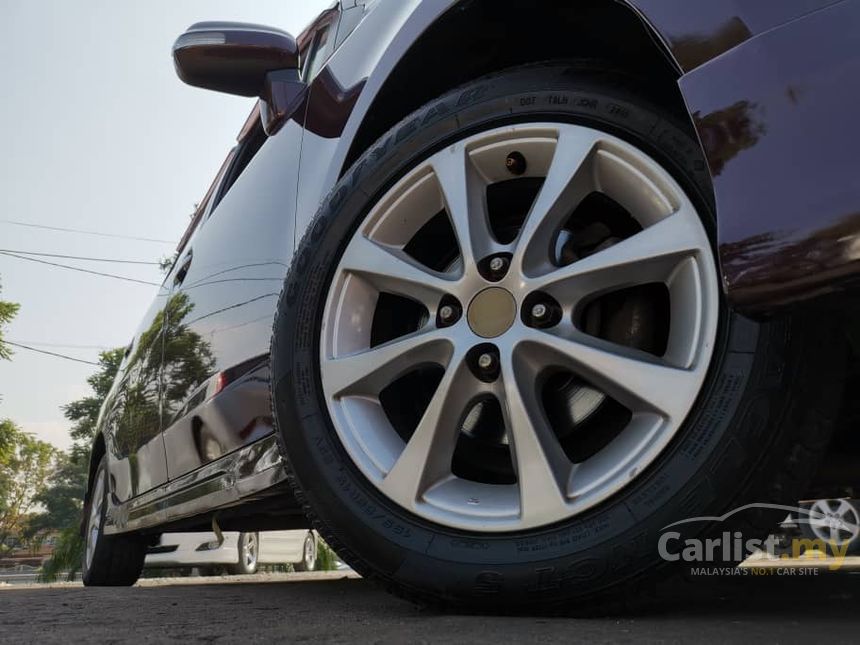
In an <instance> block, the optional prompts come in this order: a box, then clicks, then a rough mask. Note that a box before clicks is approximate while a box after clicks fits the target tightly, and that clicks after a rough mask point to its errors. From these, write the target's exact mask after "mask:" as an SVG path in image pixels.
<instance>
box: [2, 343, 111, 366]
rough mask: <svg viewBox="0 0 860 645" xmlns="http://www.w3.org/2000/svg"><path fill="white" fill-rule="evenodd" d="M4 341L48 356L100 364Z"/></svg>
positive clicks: (88, 363)
mask: <svg viewBox="0 0 860 645" xmlns="http://www.w3.org/2000/svg"><path fill="white" fill-rule="evenodd" d="M3 342H4V343H6V344H7V345H11V346H12V347H19V348H21V349H26V350H29V351H31V352H36V353H37V354H45V355H47V356H53V357H55V358H62V359H65V360H67V361H74V362H75V363H84V364H86V365H95V366H96V367H98V365H99V364H98V363H94V362H93V361H85V360H84V359H82V358H75V357H74V356H66V355H65V354H58V353H57V352H49V351H47V350H44V349H36V348H35V347H30V346H28V345H21V344H19V343H13V342H12V341H10V340H5V341H3Z"/></svg>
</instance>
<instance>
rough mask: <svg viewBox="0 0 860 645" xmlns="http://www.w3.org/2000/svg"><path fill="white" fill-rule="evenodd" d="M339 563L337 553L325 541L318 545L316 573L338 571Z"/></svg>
mask: <svg viewBox="0 0 860 645" xmlns="http://www.w3.org/2000/svg"><path fill="white" fill-rule="evenodd" d="M337 562H338V559H337V553H335V552H334V550H333V549H332V548H331V547H330V546H329V545H328V544H326V543H325V542H324V541H323V540H320V541H319V543H318V544H317V562H316V566H315V567H314V569H315V570H316V571H334V570H336V569H337Z"/></svg>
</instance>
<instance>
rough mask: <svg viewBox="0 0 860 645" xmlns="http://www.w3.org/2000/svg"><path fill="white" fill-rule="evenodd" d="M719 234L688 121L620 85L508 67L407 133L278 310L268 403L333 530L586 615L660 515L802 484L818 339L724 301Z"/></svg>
mask: <svg viewBox="0 0 860 645" xmlns="http://www.w3.org/2000/svg"><path fill="white" fill-rule="evenodd" d="M714 229H715V221H714V214H713V205H712V191H711V187H710V183H709V177H708V174H707V170H706V165H705V162H704V160H703V158H702V155H701V151H700V148H699V145H698V143H697V141H696V139H695V137H694V135H692V134H691V132H690V128H689V126H688V125H686V124H684V123H678V121H677V119H676V117H675V116H674V115H673V113H672V112H670V111H669V110H667V109H665V108H660V107H655V106H654V105H652V104H651V103H650V102H649V100H648V99H647V98H643V97H642V96H641V95H639V94H637V93H636V92H635V91H634V89H632V85H631V84H630V83H629V80H628V79H625V78H623V77H617V76H614V75H612V74H608V73H603V72H601V71H598V70H591V69H588V68H583V67H581V66H572V65H563V64H558V65H542V66H530V67H525V68H519V69H514V70H510V71H507V72H503V73H499V74H496V75H494V76H491V77H488V78H485V79H481V80H479V81H476V82H474V83H471V84H469V85H467V86H464V87H463V88H460V89H458V90H456V91H454V92H452V93H450V94H448V95H446V96H443V97H442V98H440V99H438V100H436V101H433V102H431V103H430V104H428V105H427V106H425V107H424V108H422V109H421V110H419V111H418V112H417V113H415V114H413V115H411V116H410V117H408V118H407V119H405V120H404V121H403V122H402V123H400V124H398V125H397V126H395V127H394V128H393V129H392V130H391V131H390V132H389V133H387V134H386V135H384V136H383V137H382V138H381V139H380V141H379V142H378V143H377V144H376V145H375V146H374V147H373V148H372V149H371V150H369V151H368V152H367V153H366V154H365V155H364V156H363V157H361V158H360V159H359V160H358V161H357V162H356V163H355V164H354V166H353V167H352V169H351V170H350V171H349V172H348V173H347V174H346V175H345V176H344V177H343V179H342V180H341V181H340V182H339V184H338V185H337V186H336V187H335V189H334V190H333V191H332V193H331V195H330V196H329V198H328V199H327V201H326V202H325V203H324V205H323V207H322V209H321V211H320V213H319V214H318V215H317V217H316V219H315V221H314V222H313V224H312V225H311V227H310V229H309V231H308V233H307V234H306V236H305V238H304V240H303V242H302V244H301V246H300V248H299V250H298V252H297V255H296V259H295V261H294V264H293V267H292V269H291V272H290V275H289V276H288V278H287V282H286V285H285V288H284V291H283V293H282V296H281V301H280V307H279V312H278V316H277V318H276V322H275V328H274V337H273V343H272V363H273V381H272V383H273V399H274V403H275V415H276V421H277V425H278V428H279V432H280V436H281V439H282V442H283V447H284V449H285V451H286V454H287V455H288V457H289V462H290V468H291V469H292V472H291V481H292V483H293V485H294V487H295V489H296V492H297V494H298V495H299V498H300V499H302V500H304V502H305V508H306V509H307V510H308V512H309V514H310V516H311V518H312V520H313V521H314V525H315V527H316V528H317V529H318V531H319V532H320V534H321V536H322V537H323V539H325V540H326V542H328V543H329V544H331V545H332V547H333V548H334V549H335V550H336V551H337V552H338V554H339V555H340V556H341V557H342V558H343V559H344V560H345V561H346V562H348V563H349V564H350V565H352V566H353V567H354V568H355V569H357V570H358V571H359V572H360V573H361V574H362V575H365V576H368V577H372V578H376V579H379V580H381V581H382V582H383V583H384V584H385V586H386V587H387V588H389V589H393V590H394V591H396V592H398V593H400V594H402V595H405V596H407V597H410V598H413V599H419V600H425V601H429V602H433V603H436V604H442V605H447V606H454V607H458V608H461V609H462V608H469V609H484V610H491V611H500V610H507V609H512V610H518V611H519V610H529V609H534V608H541V609H548V608H551V607H556V606H560V607H571V606H576V607H585V606H586V604H587V603H588V602H589V601H599V600H600V599H605V598H610V599H611V600H612V601H613V602H618V601H622V602H626V600H634V601H635V600H636V597H637V596H638V595H639V592H638V589H639V586H640V585H641V584H651V582H652V581H654V580H657V579H659V578H660V576H661V572H662V571H663V570H664V569H665V568H666V567H665V565H666V562H663V561H662V560H661V559H660V557H659V556H658V551H657V540H658V537H659V535H660V532H661V529H662V528H663V527H665V526H667V525H669V524H671V523H673V522H677V521H679V520H682V519H685V518H689V517H692V516H702V515H717V514H719V513H721V512H724V511H726V510H728V509H731V508H734V507H736V506H740V505H741V504H742V503H746V502H750V501H775V500H780V501H787V500H791V498H792V496H793V495H795V494H799V487H800V486H801V485H802V484H803V482H804V480H805V479H806V477H807V476H808V472H807V471H809V469H810V468H811V466H812V464H814V463H815V460H816V458H817V456H818V454H819V453H820V451H821V449H822V447H823V441H824V439H826V436H827V432H828V426H827V423H826V420H827V413H828V412H829V411H830V409H831V406H832V405H833V403H834V396H833V388H831V389H830V390H827V392H822V390H824V389H825V388H824V387H823V386H824V385H826V383H825V381H826V380H827V379H823V378H821V377H820V374H821V373H824V370H823V369H821V370H816V369H814V366H815V365H821V364H822V360H825V357H826V356H827V355H828V354H827V352H826V351H825V348H824V347H823V340H826V339H827V338H828V336H827V335H826V334H810V333H807V330H806V329H805V327H804V325H803V324H801V323H800V322H799V321H796V320H783V321H780V322H775V323H770V324H757V323H753V322H750V321H748V320H746V319H744V318H742V317H740V316H738V315H736V314H733V313H732V312H731V311H730V310H729V309H728V308H727V307H726V304H725V302H724V300H723V298H722V295H721V291H720V280H719V275H718V270H717V263H716V260H715V253H714ZM816 341H818V342H817V344H816ZM835 364H836V363H833V365H835ZM800 366H803V369H800ZM831 369H832V368H831ZM836 371H838V370H836ZM836 371H833V370H832V371H831V372H830V374H831V375H833V376H834V378H835V372H836ZM757 519H758V520H759V521H760V525H758V526H755V527H753V528H749V529H748V532H749V533H755V534H756V535H750V537H763V535H764V534H766V531H767V520H769V519H770V518H761V517H759V518H757ZM777 519H778V518H777ZM571 603H573V604H571Z"/></svg>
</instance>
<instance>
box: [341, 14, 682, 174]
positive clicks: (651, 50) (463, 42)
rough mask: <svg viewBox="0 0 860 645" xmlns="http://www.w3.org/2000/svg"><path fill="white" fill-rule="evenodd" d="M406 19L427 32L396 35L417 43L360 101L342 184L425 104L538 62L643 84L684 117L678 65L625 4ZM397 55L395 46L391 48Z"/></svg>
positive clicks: (386, 60) (391, 61) (383, 64)
mask: <svg viewBox="0 0 860 645" xmlns="http://www.w3.org/2000/svg"><path fill="white" fill-rule="evenodd" d="M500 5H505V6H500ZM508 5H509V6H508ZM409 20H410V21H413V22H419V23H424V24H418V25H415V24H409V25H405V26H404V27H403V29H402V30H401V31H402V32H407V31H408V32H413V33H414V32H418V33H420V35H419V36H418V37H417V38H414V40H412V41H411V42H410V43H409V44H408V47H406V48H404V50H403V51H401V52H397V53H399V54H400V55H399V57H389V56H386V55H383V57H382V58H381V59H380V61H379V64H378V65H377V66H376V68H375V69H374V70H373V73H372V74H371V78H369V79H368V82H367V83H366V85H365V90H364V92H365V93H368V94H370V93H372V95H371V96H370V97H369V100H368V97H366V96H363V97H362V100H361V101H359V103H358V104H357V105H356V110H355V113H353V114H352V115H351V117H350V121H353V124H356V122H357V124H356V125H353V124H350V125H353V128H354V129H353V132H354V134H353V135H352V136H351V137H350V136H349V135H348V132H349V130H350V128H349V126H347V128H346V132H345V135H347V137H348V141H347V142H346V143H347V146H348V148H347V152H346V153H345V157H344V159H343V162H342V163H341V165H340V166H339V169H338V172H339V176H342V175H343V174H344V173H345V172H346V171H347V170H348V169H349V167H350V166H351V165H352V164H353V162H355V160H356V159H358V157H360V156H361V154H362V153H363V152H364V151H365V150H367V149H368V148H369V147H370V146H371V145H372V144H373V142H374V141H376V140H377V139H378V138H379V137H380V136H382V135H383V134H384V133H385V132H386V131H387V130H389V129H390V128H391V127H392V126H393V125H395V124H396V123H398V122H399V121H400V120H401V119H403V118H404V117H406V116H407V115H408V114H410V113H412V112H413V111H414V110H416V109H418V108H419V107H420V106H421V105H423V104H425V103H427V102H428V101H430V100H432V99H434V98H436V97H437V96H440V95H442V94H444V93H445V92H447V91H449V90H451V89H453V88H455V87H458V86H459V85H462V84H464V83H466V82H468V81H471V80H474V79H476V78H479V77H481V76H484V75H486V74H490V73H492V72H496V71H500V70H502V69H505V68H508V67H513V66H516V65H522V64H528V63H536V62H541V61H544V60H558V59H590V60H594V61H595V62H598V63H599V64H602V65H604V66H607V67H611V68H612V69H613V70H616V71H620V72H624V73H628V74H630V75H633V76H636V77H639V78H647V79H648V83H647V84H643V90H645V91H647V92H648V93H649V98H651V100H653V101H655V102H657V103H659V104H661V105H662V106H664V107H669V108H670V109H672V110H673V111H675V112H676V113H678V114H679V115H681V116H682V118H685V119H688V120H689V118H690V117H689V114H688V112H687V111H686V108H685V104H684V100H683V98H682V96H681V93H680V90H679V88H678V84H677V81H678V78H679V77H680V74H681V72H680V68H679V66H678V64H677V63H676V62H675V60H674V58H672V56H671V54H670V53H669V52H668V50H667V49H666V48H665V47H664V45H663V41H662V38H661V36H660V35H659V34H658V33H657V32H656V31H655V30H654V29H653V28H652V27H651V26H650V25H649V24H648V23H647V22H646V21H645V20H644V19H643V17H642V15H641V14H640V13H639V12H638V10H637V9H635V8H634V7H633V5H632V3H630V2H628V0H613V1H611V2H606V1H605V0H584V1H582V2H579V3H576V4H575V5H573V6H566V7H560V6H558V4H556V3H552V2H550V1H549V0H539V1H538V2H535V3H530V6H529V8H528V10H524V9H523V8H522V3H520V2H518V0H465V1H463V2H459V3H456V4H454V5H453V6H452V7H450V8H448V9H447V11H444V12H441V13H435V14H431V13H430V12H428V11H426V10H423V8H422V9H418V10H416V11H415V12H414V13H413V15H412V16H411V17H410V19H409ZM476 25H480V26H481V28H480V29H476V28H475V26H476ZM399 46H400V45H399V43H398V42H397V39H395V41H394V43H393V45H392V48H393V49H397V48H398V47H399ZM390 53H391V52H386V54H390ZM476 53H478V54H479V55H476ZM374 76H376V77H377V78H376V79H374V78H373V77H374ZM380 77H381V78H380Z"/></svg>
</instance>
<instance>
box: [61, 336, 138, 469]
mask: <svg viewBox="0 0 860 645" xmlns="http://www.w3.org/2000/svg"><path fill="white" fill-rule="evenodd" d="M124 354H125V348H122V347H120V348H118V349H112V350H109V351H106V352H102V353H101V354H99V371H98V372H96V373H95V374H93V375H92V376H90V377H89V378H88V379H87V383H88V384H89V386H90V387H91V388H92V390H93V393H92V394H91V395H90V396H85V397H84V398H82V399H78V400H77V401H72V402H71V403H69V404H68V405H66V406H65V407H63V414H65V416H66V418H67V419H68V420H69V421H71V422H72V424H73V425H72V429H71V435H72V439H73V440H74V442H75V447H76V448H77V447H82V448H83V449H84V450H85V451H86V452H89V449H90V442H91V441H92V439H93V437H95V436H96V424H97V423H98V419H99V411H100V410H101V407H102V403H104V400H105V398H106V397H107V395H108V393H109V392H110V389H111V386H112V385H113V380H114V377H115V376H116V373H117V370H118V369H119V366H120V364H121V363H122V357H123V355H124Z"/></svg>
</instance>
